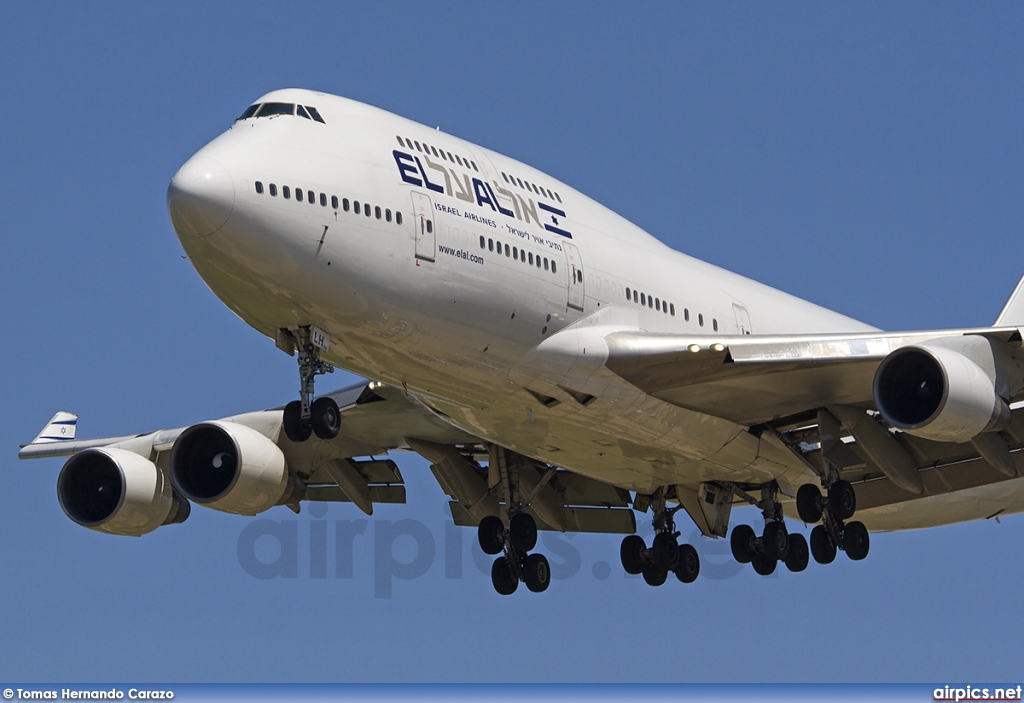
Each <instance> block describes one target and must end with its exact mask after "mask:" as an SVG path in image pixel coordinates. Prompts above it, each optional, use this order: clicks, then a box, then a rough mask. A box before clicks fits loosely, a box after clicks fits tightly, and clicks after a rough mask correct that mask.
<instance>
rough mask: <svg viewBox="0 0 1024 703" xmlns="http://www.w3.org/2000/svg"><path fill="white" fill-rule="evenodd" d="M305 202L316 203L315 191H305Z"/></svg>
mask: <svg viewBox="0 0 1024 703" xmlns="http://www.w3.org/2000/svg"><path fill="white" fill-rule="evenodd" d="M306 202H307V203H309V204H310V205H316V193H314V192H313V191H311V190H307V191H306Z"/></svg>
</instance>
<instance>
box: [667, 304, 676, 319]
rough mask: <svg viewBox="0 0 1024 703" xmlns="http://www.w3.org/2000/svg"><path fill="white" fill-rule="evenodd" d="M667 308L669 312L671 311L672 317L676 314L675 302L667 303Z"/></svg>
mask: <svg viewBox="0 0 1024 703" xmlns="http://www.w3.org/2000/svg"><path fill="white" fill-rule="evenodd" d="M668 309H669V312H671V314H672V317H675V316H676V304H675V303H669V305H668Z"/></svg>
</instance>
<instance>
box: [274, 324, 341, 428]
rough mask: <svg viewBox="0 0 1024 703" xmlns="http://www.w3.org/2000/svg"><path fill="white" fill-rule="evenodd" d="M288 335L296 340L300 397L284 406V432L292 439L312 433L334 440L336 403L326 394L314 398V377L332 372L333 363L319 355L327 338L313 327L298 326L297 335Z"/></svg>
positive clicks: (337, 422) (337, 415) (338, 413)
mask: <svg viewBox="0 0 1024 703" xmlns="http://www.w3.org/2000/svg"><path fill="white" fill-rule="evenodd" d="M284 332H285V331H284V330H282V333H284ZM287 334H288V336H289V337H291V341H292V344H293V345H294V344H295V342H298V351H299V354H298V357H299V358H298V362H299V382H300V388H299V399H298V400H293V401H292V402H290V403H288V404H287V405H286V406H284V433H285V435H287V437H288V439H290V440H291V441H293V442H305V441H306V440H307V439H309V437H310V435H312V434H316V436H317V437H319V438H320V439H334V438H335V437H337V436H338V432H339V431H340V430H341V411H340V410H339V409H338V404H337V403H336V402H334V399H333V398H330V397H327V396H324V397H323V398H317V399H316V400H313V386H314V382H315V380H316V377H317V376H319V375H321V374H325V373H333V372H334V366H333V365H332V364H329V363H327V362H326V361H323V360H322V359H321V358H320V352H321V350H322V351H327V350H328V349H329V342H328V337H327V335H326V334H324V332H323V331H322V330H320V329H318V328H316V327H300V328H299V329H298V331H297V335H296V334H293V333H291V332H288V333H287ZM279 346H280V344H279Z"/></svg>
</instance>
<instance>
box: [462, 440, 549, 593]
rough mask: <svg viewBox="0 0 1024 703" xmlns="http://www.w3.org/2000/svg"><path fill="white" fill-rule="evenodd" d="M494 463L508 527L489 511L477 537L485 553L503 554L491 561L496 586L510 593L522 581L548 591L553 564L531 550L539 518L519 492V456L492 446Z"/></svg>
mask: <svg viewBox="0 0 1024 703" xmlns="http://www.w3.org/2000/svg"><path fill="white" fill-rule="evenodd" d="M490 462H491V464H493V465H495V466H497V468H498V475H499V478H500V485H501V490H502V493H503V494H504V499H505V505H506V506H507V514H508V528H507V529H506V527H505V523H504V522H502V520H501V518H500V517H498V516H497V515H488V516H487V517H485V518H483V519H482V520H481V521H480V526H479V527H478V528H477V541H478V542H479V543H480V548H481V549H482V550H483V551H484V554H492V555H493V554H500V555H501V556H499V557H498V558H497V559H495V560H494V563H493V564H491V583H492V584H493V586H494V590H495V591H497V592H498V593H499V594H501V595H503V596H510V595H512V594H513V593H515V592H516V589H518V588H519V583H520V581H521V582H523V583H525V584H526V587H527V588H528V589H530V590H531V591H533V592H534V593H542V592H543V591H546V590H547V588H548V586H549V585H550V584H551V567H550V565H549V564H548V560H547V557H545V556H544V555H543V554H537V553H534V554H531V553H530V551H531V550H532V549H533V548H534V547H536V546H537V521H536V520H534V518H533V516H532V515H531V514H530V513H528V512H526V511H525V509H526V507H527V505H528V503H524V502H523V501H522V500H521V496H520V493H519V458H518V456H517V455H515V454H513V453H512V452H509V451H507V450H505V449H503V448H501V447H496V446H492V447H491V452H490Z"/></svg>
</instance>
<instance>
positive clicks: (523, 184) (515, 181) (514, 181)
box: [501, 171, 562, 202]
mask: <svg viewBox="0 0 1024 703" xmlns="http://www.w3.org/2000/svg"><path fill="white" fill-rule="evenodd" d="M501 177H502V178H504V179H505V182H506V183H508V184H509V185H513V186H519V187H520V188H522V189H523V190H529V191H532V192H534V193H536V194H537V195H542V196H544V197H547V198H548V199H551V200H557V201H558V202H562V197H561V196H560V195H559V194H558V191H552V190H550V189H548V188H544V187H543V186H539V185H535V184H533V183H530V181H524V180H523V179H522V178H518V177H516V176H510V175H508V174H507V173H505V172H504V171H502V172H501Z"/></svg>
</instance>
